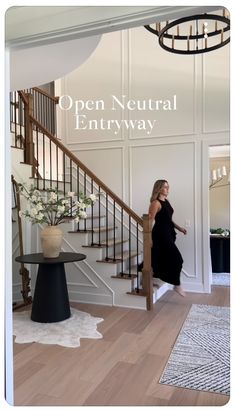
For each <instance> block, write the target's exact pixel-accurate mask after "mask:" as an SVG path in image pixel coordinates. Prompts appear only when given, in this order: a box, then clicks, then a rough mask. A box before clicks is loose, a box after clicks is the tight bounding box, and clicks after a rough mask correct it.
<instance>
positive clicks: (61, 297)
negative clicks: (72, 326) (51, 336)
mask: <svg viewBox="0 0 236 411" xmlns="http://www.w3.org/2000/svg"><path fill="white" fill-rule="evenodd" d="M70 316H71V312H70V304H69V296H68V290H67V284H66V275H65V268H64V263H56V264H39V268H38V275H37V280H36V286H35V291H34V298H33V305H32V312H31V320H32V321H36V322H40V323H52V322H58V321H63V320H66V319H67V318H69V317H70Z"/></svg>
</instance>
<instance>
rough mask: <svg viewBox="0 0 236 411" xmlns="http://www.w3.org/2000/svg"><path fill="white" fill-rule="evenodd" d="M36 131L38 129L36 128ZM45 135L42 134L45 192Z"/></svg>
mask: <svg viewBox="0 0 236 411" xmlns="http://www.w3.org/2000/svg"><path fill="white" fill-rule="evenodd" d="M37 130H38V127H37ZM45 158H46V157H45V134H44V133H43V189H44V190H45Z"/></svg>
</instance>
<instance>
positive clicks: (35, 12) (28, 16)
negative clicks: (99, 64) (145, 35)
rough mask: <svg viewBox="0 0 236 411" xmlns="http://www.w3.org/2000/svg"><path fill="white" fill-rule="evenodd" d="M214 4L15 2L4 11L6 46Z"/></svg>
mask: <svg viewBox="0 0 236 411" xmlns="http://www.w3.org/2000/svg"><path fill="white" fill-rule="evenodd" d="M219 8H220V7H219V6H218V7H216V6H214V7H213V6H178V7H177V6H158V7H153V6H152V7H150V6H149V7H138V6H77V7H74V6H70V7H64V6H47V7H44V6H42V7H40V6H16V7H10V8H9V9H8V10H7V11H6V14H5V16H6V17H5V19H6V24H5V27H6V46H7V47H8V48H11V49H13V48H14V49H16V48H26V47H35V46H39V45H40V46H41V45H45V44H52V43H56V42H59V41H67V40H74V39H78V38H81V37H89V36H94V35H98V34H99V35H101V34H102V33H108V32H111V31H116V30H122V29H126V28H131V27H138V26H142V25H144V24H150V23H153V22H158V21H166V20H171V19H174V18H179V17H184V16H189V15H192V14H197V13H204V12H210V11H214V10H216V9H219Z"/></svg>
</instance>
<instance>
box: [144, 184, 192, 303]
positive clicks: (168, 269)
mask: <svg viewBox="0 0 236 411" xmlns="http://www.w3.org/2000/svg"><path fill="white" fill-rule="evenodd" d="M168 193H169V184H168V182H167V181H166V180H157V181H156V182H155V184H154V186H153V190H152V196H151V199H150V207H149V217H150V218H151V219H152V220H155V223H154V226H153V229H152V269H153V273H154V274H153V276H154V277H158V278H160V279H161V280H163V281H165V282H166V283H170V284H173V285H174V290H175V291H176V292H178V293H179V294H180V295H181V296H183V297H184V296H185V292H184V290H183V289H182V287H181V285H180V273H181V269H182V265H183V258H182V256H181V254H180V252H179V250H178V248H177V247H176V245H175V240H176V232H175V228H176V229H177V230H178V231H180V232H181V233H183V234H187V231H186V229H185V228H183V227H180V226H179V225H177V224H176V223H174V221H173V220H172V214H173V212H174V210H173V208H172V207H171V205H170V203H169V201H168V200H167V196H168Z"/></svg>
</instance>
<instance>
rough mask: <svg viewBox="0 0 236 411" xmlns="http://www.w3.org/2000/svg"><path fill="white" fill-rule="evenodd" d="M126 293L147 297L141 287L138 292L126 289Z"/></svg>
mask: <svg viewBox="0 0 236 411" xmlns="http://www.w3.org/2000/svg"><path fill="white" fill-rule="evenodd" d="M126 294H129V295H137V296H138V297H147V294H146V293H145V292H144V291H143V290H142V289H139V292H137V291H136V290H134V291H127V293H126Z"/></svg>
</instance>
